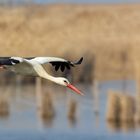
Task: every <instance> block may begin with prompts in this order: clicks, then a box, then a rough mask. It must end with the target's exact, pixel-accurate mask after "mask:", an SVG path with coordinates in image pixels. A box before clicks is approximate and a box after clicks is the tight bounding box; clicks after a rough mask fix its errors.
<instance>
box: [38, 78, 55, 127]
mask: <svg viewBox="0 0 140 140" xmlns="http://www.w3.org/2000/svg"><path fill="white" fill-rule="evenodd" d="M42 89H43V88H42V81H41V78H36V96H37V108H38V112H39V117H40V119H41V122H42V123H43V125H44V123H45V124H46V125H47V124H49V125H50V124H51V122H52V119H53V117H54V115H55V111H54V106H53V99H52V95H51V93H50V91H47V93H44V92H43V90H42Z"/></svg>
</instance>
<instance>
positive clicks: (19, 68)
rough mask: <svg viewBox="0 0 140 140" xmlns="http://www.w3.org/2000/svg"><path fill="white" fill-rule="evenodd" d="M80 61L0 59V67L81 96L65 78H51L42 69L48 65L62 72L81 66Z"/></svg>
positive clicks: (45, 58)
mask: <svg viewBox="0 0 140 140" xmlns="http://www.w3.org/2000/svg"><path fill="white" fill-rule="evenodd" d="M82 60H83V58H81V59H80V60H79V61H78V62H70V61H68V60H65V59H63V58H58V57H29V58H22V57H0V67H1V68H4V69H7V70H10V71H13V72H15V73H17V74H21V75H30V76H38V77H41V78H45V79H48V80H51V81H53V82H55V83H57V84H60V85H63V86H67V87H69V88H71V89H73V90H74V91H76V92H77V93H79V94H81V92H80V91H79V90H78V89H76V88H75V87H74V86H72V85H71V84H70V82H69V81H68V80H67V79H66V78H63V77H53V76H51V75H49V74H48V73H47V72H46V70H45V69H44V67H43V65H45V64H49V63H50V64H51V65H52V66H53V67H55V70H56V71H57V70H58V69H61V71H62V72H63V71H64V70H65V68H67V69H70V68H71V67H74V66H75V65H78V64H81V62H82Z"/></svg>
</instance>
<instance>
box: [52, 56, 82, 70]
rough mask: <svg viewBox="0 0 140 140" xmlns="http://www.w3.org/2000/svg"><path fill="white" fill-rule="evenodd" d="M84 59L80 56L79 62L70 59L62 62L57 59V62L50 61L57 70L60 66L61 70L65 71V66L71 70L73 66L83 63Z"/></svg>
mask: <svg viewBox="0 0 140 140" xmlns="http://www.w3.org/2000/svg"><path fill="white" fill-rule="evenodd" d="M82 61H83V57H82V58H80V60H79V61H77V62H70V61H66V62H60V61H55V62H50V63H51V64H52V66H53V67H55V70H56V71H58V70H59V68H60V69H61V71H62V72H63V71H64V70H65V68H67V69H68V70H70V68H71V67H74V66H75V65H79V64H81V63H82Z"/></svg>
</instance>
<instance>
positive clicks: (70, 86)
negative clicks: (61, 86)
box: [67, 84, 84, 95]
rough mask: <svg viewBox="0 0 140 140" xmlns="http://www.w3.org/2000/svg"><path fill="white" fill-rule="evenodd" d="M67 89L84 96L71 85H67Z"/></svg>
mask: <svg viewBox="0 0 140 140" xmlns="http://www.w3.org/2000/svg"><path fill="white" fill-rule="evenodd" d="M67 87H68V88H70V89H72V90H73V91H75V92H76V93H77V94H80V95H84V94H83V93H82V92H81V91H80V90H79V89H77V88H76V87H74V86H73V85H72V84H68V85H67Z"/></svg>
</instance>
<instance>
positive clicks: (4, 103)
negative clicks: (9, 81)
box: [0, 95, 10, 117]
mask: <svg viewBox="0 0 140 140" xmlns="http://www.w3.org/2000/svg"><path fill="white" fill-rule="evenodd" d="M9 113H10V105H9V99H8V96H6V95H0V117H7V116H9Z"/></svg>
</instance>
